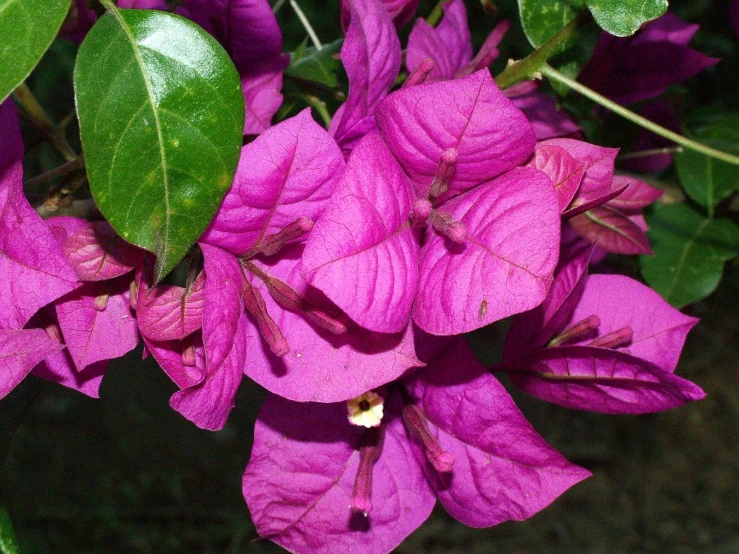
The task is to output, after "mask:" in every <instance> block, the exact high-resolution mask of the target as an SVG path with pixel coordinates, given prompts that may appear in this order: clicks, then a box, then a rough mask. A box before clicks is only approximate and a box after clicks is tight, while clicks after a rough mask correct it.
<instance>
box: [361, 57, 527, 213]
mask: <svg viewBox="0 0 739 554" xmlns="http://www.w3.org/2000/svg"><path fill="white" fill-rule="evenodd" d="M376 119H377V125H378V126H379V128H380V131H381V133H382V138H383V139H384V140H385V142H386V143H387V145H388V147H389V148H390V151H391V152H392V153H393V155H394V156H395V157H396V159H397V160H398V162H399V163H400V165H401V166H402V167H403V169H404V170H405V172H406V173H407V174H408V176H409V177H410V178H411V180H412V182H413V186H414V188H415V190H416V193H417V194H418V196H419V197H421V198H425V197H427V196H428V194H429V189H430V187H431V184H432V183H433V181H434V178H435V177H436V173H437V169H438V168H439V164H440V162H441V160H442V155H443V154H444V153H445V152H448V153H449V154H447V155H448V156H451V155H453V156H454V172H453V174H452V175H451V176H450V177H449V179H448V181H447V191H446V193H445V194H444V195H442V196H441V197H440V198H439V201H443V199H445V198H449V197H451V196H454V195H455V194H459V193H461V192H464V191H465V190H468V189H470V188H472V187H474V186H475V185H477V184H479V183H483V182H485V181H488V180H490V179H492V178H494V177H497V176H498V175H500V174H501V173H503V172H505V171H507V170H509V169H512V168H513V167H516V166H517V165H519V164H520V163H522V162H523V161H524V160H526V158H527V157H528V156H529V154H531V151H532V150H533V148H534V143H535V140H536V139H535V137H534V133H533V130H532V129H531V125H529V123H528V121H527V120H526V118H525V117H524V115H523V114H522V113H521V112H520V111H519V110H517V109H515V108H514V107H513V106H512V105H511V102H510V100H508V98H506V96H505V95H504V94H503V93H502V92H501V91H500V89H499V88H498V87H497V86H496V85H495V84H494V83H493V79H492V77H491V76H490V73H489V72H488V71H487V70H485V71H478V72H477V73H473V74H472V75H470V76H469V77H465V78H463V79H456V80H454V81H445V82H440V83H430V84H423V85H418V86H415V87H410V88H407V89H403V90H400V91H397V92H395V93H393V94H391V95H389V96H388V97H387V98H385V100H383V101H382V102H381V103H380V105H379V106H378V109H377V113H376Z"/></svg>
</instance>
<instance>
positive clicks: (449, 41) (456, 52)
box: [405, 0, 510, 81]
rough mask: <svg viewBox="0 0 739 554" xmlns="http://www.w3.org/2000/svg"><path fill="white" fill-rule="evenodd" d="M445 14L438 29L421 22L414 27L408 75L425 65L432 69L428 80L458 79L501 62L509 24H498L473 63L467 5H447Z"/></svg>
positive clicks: (457, 0)
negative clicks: (500, 56) (500, 50)
mask: <svg viewBox="0 0 739 554" xmlns="http://www.w3.org/2000/svg"><path fill="white" fill-rule="evenodd" d="M442 10H443V11H444V17H443V18H442V19H441V21H440V22H439V24H438V25H437V26H436V27H432V26H431V25H429V24H428V23H427V22H426V20H424V19H421V18H419V19H417V20H416V23H415V24H414V25H413V30H412V31H411V34H410V35H409V36H408V48H407V49H406V55H405V66H406V68H407V69H408V73H410V74H413V73H415V72H417V71H419V69H421V68H422V67H423V65H424V63H430V64H431V66H432V68H431V70H430V72H429V73H428V74H427V77H426V79H427V80H430V81H433V80H446V79H455V78H458V77H464V76H466V75H469V74H470V73H474V72H475V71H478V70H480V69H484V68H486V67H488V66H489V65H490V64H491V63H493V61H495V60H496V59H497V57H498V54H499V52H498V49H497V46H498V44H500V41H501V40H502V39H503V36H504V35H505V33H506V31H507V30H508V28H509V27H510V24H509V23H508V22H507V21H501V22H500V23H498V25H497V26H496V27H495V29H493V31H492V32H491V33H490V35H489V36H488V38H487V39H486V40H485V43H484V44H483V45H482V47H481V48H480V50H479V52H478V53H477V55H476V56H475V57H474V59H473V57H472V53H473V51H472V39H471V36H470V30H469V28H468V27H467V9H466V8H465V6H464V2H463V1H462V0H452V1H451V2H445V3H444V4H442Z"/></svg>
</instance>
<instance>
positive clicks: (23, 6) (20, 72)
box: [0, 0, 70, 102]
mask: <svg viewBox="0 0 739 554" xmlns="http://www.w3.org/2000/svg"><path fill="white" fill-rule="evenodd" d="M69 3H70V0H0V102H2V101H3V100H5V99H6V98H7V97H8V95H9V94H10V93H11V92H13V89H15V87H17V86H18V85H20V84H21V83H22V82H23V81H24V80H25V79H26V77H28V75H29V74H30V73H31V70H32V69H33V68H34V67H36V64H37V63H38V61H39V60H40V59H41V56H43V54H44V52H46V49H47V48H48V47H49V45H50V44H51V42H52V41H53V40H54V37H55V36H56V34H57V33H58V32H59V28H60V27H61V26H62V23H63V22H64V18H65V17H66V15H67V12H68V11H69Z"/></svg>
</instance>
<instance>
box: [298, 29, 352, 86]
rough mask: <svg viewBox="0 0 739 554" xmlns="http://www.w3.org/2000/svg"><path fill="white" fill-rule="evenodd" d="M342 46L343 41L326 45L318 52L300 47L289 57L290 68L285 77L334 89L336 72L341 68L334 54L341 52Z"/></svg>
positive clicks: (336, 83) (336, 82)
mask: <svg viewBox="0 0 739 554" xmlns="http://www.w3.org/2000/svg"><path fill="white" fill-rule="evenodd" d="M342 44H344V39H339V40H337V41H334V42H332V43H331V44H326V45H324V46H323V48H321V49H320V50H316V49H315V48H313V47H311V48H305V47H304V46H301V47H300V48H298V49H297V50H296V51H295V52H294V53H292V54H291V55H290V66H289V67H288V68H287V69H286V70H285V75H287V76H288V77H293V78H295V79H301V80H303V81H310V82H312V83H318V84H320V85H325V86H327V87H329V88H335V87H336V86H337V85H338V81H337V80H336V72H337V71H338V70H339V68H340V67H341V62H340V61H339V60H338V59H337V57H336V54H338V53H339V52H340V51H341V45H342Z"/></svg>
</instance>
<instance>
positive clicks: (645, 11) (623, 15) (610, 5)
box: [585, 0, 667, 37]
mask: <svg viewBox="0 0 739 554" xmlns="http://www.w3.org/2000/svg"><path fill="white" fill-rule="evenodd" d="M585 3H586V4H587V5H588V8H589V9H590V13H592V14H593V19H595V21H596V23H598V25H600V26H601V27H602V28H603V29H604V30H606V31H608V32H609V33H611V34H612V35H616V36H617V37H626V36H629V35H633V34H634V33H636V31H638V30H639V27H641V26H642V25H643V24H644V23H646V22H647V21H652V20H653V19H657V18H658V17H659V16H660V15H662V14H663V13H665V12H666V11H667V0H585Z"/></svg>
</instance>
